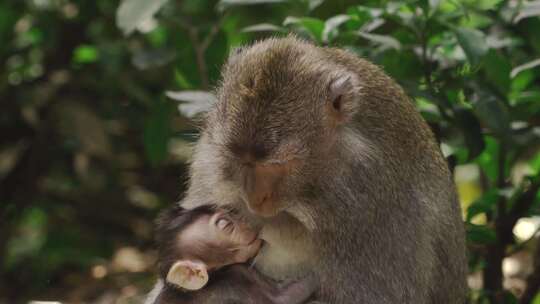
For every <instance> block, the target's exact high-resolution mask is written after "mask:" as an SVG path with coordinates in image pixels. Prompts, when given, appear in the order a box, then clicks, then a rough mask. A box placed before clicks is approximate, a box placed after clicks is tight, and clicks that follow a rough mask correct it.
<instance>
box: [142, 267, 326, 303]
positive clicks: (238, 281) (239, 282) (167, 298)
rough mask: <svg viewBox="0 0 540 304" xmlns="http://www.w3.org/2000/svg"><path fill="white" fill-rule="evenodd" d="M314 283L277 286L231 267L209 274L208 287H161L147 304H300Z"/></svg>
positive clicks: (253, 274) (308, 280) (255, 275)
mask: <svg viewBox="0 0 540 304" xmlns="http://www.w3.org/2000/svg"><path fill="white" fill-rule="evenodd" d="M313 284H315V282H314V281H313V280H312V279H311V278H310V277H308V278H305V279H303V280H300V281H298V282H293V283H291V284H288V285H287V286H283V287H278V286H277V285H276V284H274V283H273V282H269V281H267V280H266V279H264V278H263V277H261V276H260V275H259V274H258V273H257V272H256V271H255V270H253V269H248V267H247V266H246V265H240V264H236V265H231V266H228V267H226V268H224V269H222V270H219V271H216V272H214V273H212V276H211V278H210V281H209V282H208V285H207V286H205V287H204V288H202V289H200V290H196V291H185V290H180V289H177V288H175V287H173V286H170V285H168V284H165V285H164V286H162V288H161V289H160V291H159V294H157V295H156V296H155V299H154V300H153V301H152V302H147V303H151V304H215V303H219V304H302V303H305V302H306V300H307V299H308V298H309V297H310V296H311V295H312V294H313V289H314V285H313Z"/></svg>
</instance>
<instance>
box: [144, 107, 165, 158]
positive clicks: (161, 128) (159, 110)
mask: <svg viewBox="0 0 540 304" xmlns="http://www.w3.org/2000/svg"><path fill="white" fill-rule="evenodd" d="M171 113H172V106H171V104H170V103H168V102H164V101H159V102H156V103H155V104H154V107H153V108H152V112H151V113H150V115H149V116H148V118H147V120H146V122H145V124H144V131H143V142H144V150H145V152H146V155H147V157H148V160H149V161H150V163H151V164H152V165H154V166H155V165H157V164H159V163H161V162H162V161H163V160H164V159H165V158H166V157H167V153H168V149H167V148H168V144H169V137H170V134H171V130H170V123H171Z"/></svg>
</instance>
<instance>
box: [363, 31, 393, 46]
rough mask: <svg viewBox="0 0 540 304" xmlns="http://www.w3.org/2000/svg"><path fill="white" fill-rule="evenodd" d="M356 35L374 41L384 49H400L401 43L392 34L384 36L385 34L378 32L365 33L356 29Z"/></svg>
mask: <svg viewBox="0 0 540 304" xmlns="http://www.w3.org/2000/svg"><path fill="white" fill-rule="evenodd" d="M357 35H358V36H360V37H362V38H364V39H366V40H369V41H371V42H374V43H375V44H378V45H380V47H381V48H382V49H383V50H385V49H395V50H400V49H401V43H400V42H399V41H398V40H397V39H396V38H394V37H392V36H386V35H379V34H371V33H365V32H361V31H358V32H357Z"/></svg>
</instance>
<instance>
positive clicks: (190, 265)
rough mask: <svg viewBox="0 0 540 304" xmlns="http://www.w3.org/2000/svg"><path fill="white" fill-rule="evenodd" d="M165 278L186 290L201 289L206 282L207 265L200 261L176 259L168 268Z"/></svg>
mask: <svg viewBox="0 0 540 304" xmlns="http://www.w3.org/2000/svg"><path fill="white" fill-rule="evenodd" d="M166 280H167V282H168V283H170V284H173V285H175V286H178V287H181V288H184V289H187V290H198V289H201V288H203V287H204V285H206V283H207V282H208V271H207V266H206V264H205V263H203V262H201V261H194V260H180V261H177V262H176V263H174V264H173V265H172V267H171V269H169V272H168V273H167V279H166Z"/></svg>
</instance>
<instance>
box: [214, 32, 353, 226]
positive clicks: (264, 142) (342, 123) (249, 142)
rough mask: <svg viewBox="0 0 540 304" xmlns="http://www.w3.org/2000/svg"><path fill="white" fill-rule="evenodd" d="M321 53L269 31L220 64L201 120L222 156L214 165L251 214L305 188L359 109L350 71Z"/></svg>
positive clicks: (271, 211) (280, 205) (277, 207)
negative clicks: (213, 96)
mask: <svg viewBox="0 0 540 304" xmlns="http://www.w3.org/2000/svg"><path fill="white" fill-rule="evenodd" d="M325 56H327V55H326V54H325V53H324V52H322V49H321V48H317V47H314V46H313V45H310V44H308V43H305V42H302V41H299V40H297V39H295V38H287V39H270V40H266V41H264V42H262V43H258V44H255V45H253V46H251V47H247V48H244V49H240V50H238V51H237V52H236V53H235V54H233V55H232V56H231V57H230V59H229V61H228V63H227V64H226V66H225V68H224V72H223V80H222V83H221V86H220V88H219V89H218V100H219V101H218V103H217V105H216V107H215V108H214V109H213V111H212V112H211V113H210V114H209V115H210V117H209V118H210V119H209V120H210V121H212V122H213V124H212V125H211V126H208V127H209V128H210V130H209V131H210V134H212V135H211V136H212V141H213V142H214V144H217V146H218V147H219V148H220V152H221V153H222V157H223V158H224V161H223V162H222V163H223V165H222V166H221V168H219V169H218V170H221V172H220V173H221V174H223V176H224V178H226V179H227V180H229V181H231V182H233V183H235V184H236V185H237V186H238V187H239V188H240V191H239V193H240V196H242V198H243V200H244V201H245V202H246V203H247V206H248V207H249V209H250V210H251V211H252V212H253V213H255V214H257V215H260V216H263V217H269V216H273V215H276V214H277V213H278V212H279V211H281V210H283V209H284V208H286V207H288V206H287V205H286V204H287V202H290V201H292V199H293V198H294V197H297V196H298V195H299V194H300V192H302V193H304V194H305V192H306V191H310V185H311V184H313V182H314V179H317V178H319V177H320V176H323V175H324V174H325V172H324V170H325V168H326V167H327V166H328V164H329V160H330V158H333V157H336V156H337V155H339V153H336V149H340V148H341V147H340V145H341V144H342V143H341V138H342V137H343V136H344V135H343V133H344V132H347V129H348V127H349V125H350V124H351V123H352V121H353V117H354V115H355V114H356V113H357V111H358V100H359V99H360V97H361V94H362V92H361V88H362V84H361V83H360V81H359V79H358V77H357V75H356V74H355V73H354V72H352V71H349V70H348V68H347V66H345V65H340V64H336V62H334V61H330V60H328V59H327V58H325ZM303 196H304V197H305V195H303Z"/></svg>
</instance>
